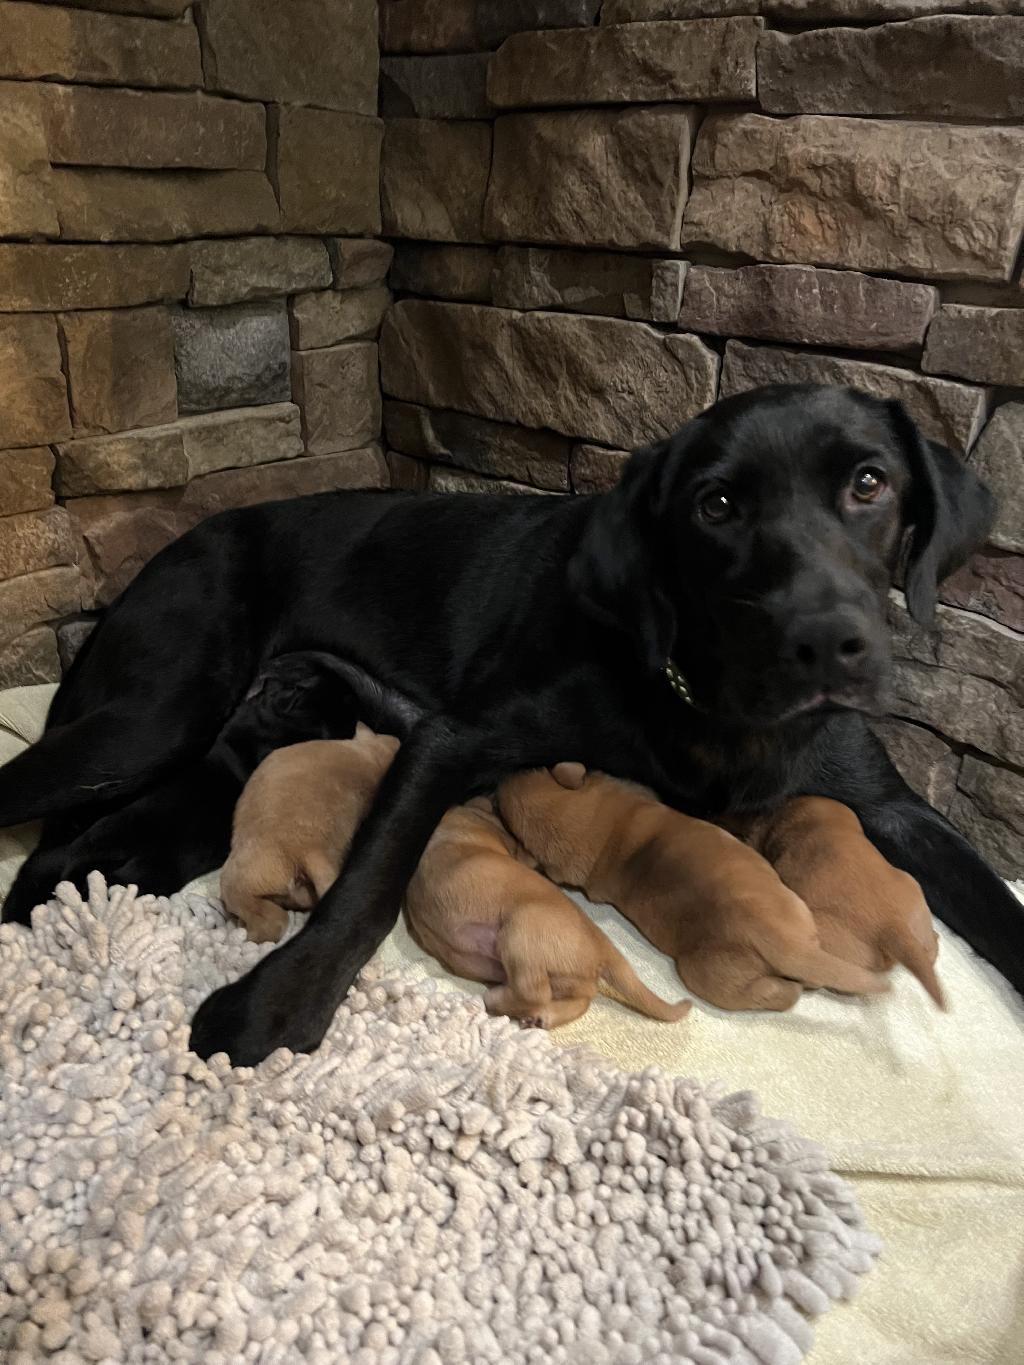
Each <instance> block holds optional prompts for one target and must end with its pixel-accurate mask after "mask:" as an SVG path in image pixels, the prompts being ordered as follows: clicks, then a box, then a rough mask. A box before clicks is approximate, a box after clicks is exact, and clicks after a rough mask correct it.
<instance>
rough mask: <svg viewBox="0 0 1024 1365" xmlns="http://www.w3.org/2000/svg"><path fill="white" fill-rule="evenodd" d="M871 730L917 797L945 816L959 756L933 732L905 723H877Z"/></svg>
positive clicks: (878, 721) (875, 722) (894, 721)
mask: <svg viewBox="0 0 1024 1365" xmlns="http://www.w3.org/2000/svg"><path fill="white" fill-rule="evenodd" d="M871 728H872V729H873V730H874V732H875V734H876V735H877V736H878V738H879V739H880V740H881V741H882V743H883V744H884V745H885V748H886V752H887V753H888V755H889V757H890V758H891V759H892V761H893V763H894V764H895V766H896V769H897V771H898V772H899V774H900V776H901V777H902V778H903V780H904V782H906V783H907V785H908V786H910V787H913V789H914V791H916V792H917V794H918V796H923V797H924V799H925V800H926V801H927V802H928V804H929V805H930V806H933V807H934V808H935V809H936V810H938V811H942V812H943V813H945V812H946V811H947V810H948V809H949V803H950V801H951V800H952V797H953V792H954V791H955V789H956V775H957V770H958V769H959V767H960V759H959V757H958V755H957V754H955V753H954V752H953V750H952V749H951V748H950V747H949V745H948V744H946V743H945V741H944V740H942V739H940V738H939V736H938V735H933V734H932V732H931V731H930V730H926V729H924V727H923V726H920V725H911V724H910V722H909V721H905V720H876V721H873V722H872V725H871Z"/></svg>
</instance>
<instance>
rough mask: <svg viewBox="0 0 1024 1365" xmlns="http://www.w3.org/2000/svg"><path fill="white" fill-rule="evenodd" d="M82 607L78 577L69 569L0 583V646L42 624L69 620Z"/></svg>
mask: <svg viewBox="0 0 1024 1365" xmlns="http://www.w3.org/2000/svg"><path fill="white" fill-rule="evenodd" d="M81 604H82V584H81V577H80V575H79V572H78V569H77V568H75V567H73V566H70V565H67V566H64V567H61V568H56V569H40V570H39V571H38V572H36V573H27V574H21V575H19V577H17V578H9V579H7V580H5V581H4V582H0V645H5V644H7V643H8V641H10V640H13V639H14V638H15V636H17V635H21V634H23V633H24V632H25V631H27V630H29V629H30V628H31V627H32V626H37V625H39V624H40V623H41V622H43V621H52V620H53V619H54V618H55V617H57V616H69V615H70V614H71V613H72V612H73V611H78V609H79V608H80V606H81Z"/></svg>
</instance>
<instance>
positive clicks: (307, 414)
mask: <svg viewBox="0 0 1024 1365" xmlns="http://www.w3.org/2000/svg"><path fill="white" fill-rule="evenodd" d="M292 387H293V390H294V393H295V399H296V402H297V403H298V404H299V407H300V408H301V409H302V431H303V435H304V437H305V441H306V449H307V450H308V451H309V452H310V453H311V454H312V455H323V454H329V453H331V452H334V451H343V450H353V449H355V447H356V446H362V445H366V444H368V443H369V442H371V441H375V440H376V439H377V437H378V436H379V435H380V384H379V381H378V377H377V346H376V343H375V342H372V341H353V342H349V343H348V344H347V345H345V346H331V347H329V348H328V349H326V350H321V351H297V352H296V353H295V354H294V355H293V357H292Z"/></svg>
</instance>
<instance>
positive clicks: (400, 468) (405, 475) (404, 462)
mask: <svg viewBox="0 0 1024 1365" xmlns="http://www.w3.org/2000/svg"><path fill="white" fill-rule="evenodd" d="M384 458H385V459H386V461H387V466H388V473H389V474H390V476H391V487H392V488H402V489H405V490H406V491H407V492H410V493H422V492H423V490H424V489H425V488H426V486H427V484H428V483H429V481H430V466H429V465H427V464H425V463H424V461H423V460H413V459H411V458H410V457H409V456H408V455H400V454H399V453H398V451H397V450H389V451H387V452H386V453H385V456H384Z"/></svg>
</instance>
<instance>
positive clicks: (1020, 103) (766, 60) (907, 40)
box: [757, 15, 1024, 120]
mask: <svg viewBox="0 0 1024 1365" xmlns="http://www.w3.org/2000/svg"><path fill="white" fill-rule="evenodd" d="M966 72H970V78H969V79H965V78H964V77H965V73H966ZM757 96H758V102H759V103H760V105H761V107H762V108H763V109H766V110H768V111H769V112H771V113H774V114H796V113H814V114H902V115H904V116H910V117H934V118H984V119H993V120H999V119H1011V118H1020V117H1021V116H1022V115H1024V19H1022V18H1013V17H1010V16H1006V15H1003V16H999V17H995V16H992V17H987V18H986V17H983V16H980V15H979V16H974V17H968V16H966V15H936V16H932V17H929V18H927V19H912V20H910V21H909V22H904V23H897V24H879V25H877V26H876V27H874V28H833V29H816V30H815V29H812V30H810V31H809V32H805V33H780V32H774V33H766V34H765V35H764V38H763V40H762V42H761V44H760V46H759V47H758V50H757Z"/></svg>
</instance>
